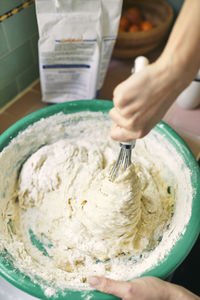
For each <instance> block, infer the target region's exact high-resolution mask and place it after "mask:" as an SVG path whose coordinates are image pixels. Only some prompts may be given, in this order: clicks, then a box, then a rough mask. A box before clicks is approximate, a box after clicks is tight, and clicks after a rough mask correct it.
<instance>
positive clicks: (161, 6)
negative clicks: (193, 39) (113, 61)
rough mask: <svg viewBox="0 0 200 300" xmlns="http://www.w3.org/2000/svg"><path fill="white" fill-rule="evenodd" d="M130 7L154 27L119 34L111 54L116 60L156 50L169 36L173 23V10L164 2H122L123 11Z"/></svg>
mask: <svg viewBox="0 0 200 300" xmlns="http://www.w3.org/2000/svg"><path fill="white" fill-rule="evenodd" d="M130 7H137V8H138V9H139V10H140V11H141V13H142V14H143V16H144V17H145V19H146V20H149V21H150V22H151V23H152V24H153V26H154V27H153V29H151V30H148V31H138V32H119V33H118V37H117V41H116V45H115V48H114V52H113V56H114V57H117V58H133V57H136V56H138V55H144V54H147V53H148V52H150V51H152V50H153V49H155V48H157V47H158V46H159V45H160V44H161V43H162V42H163V41H164V40H165V39H166V37H167V35H168V34H169V31H170V28H171V24H172V21H173V15H174V14H173V10H172V8H171V6H170V5H169V4H168V3H167V2H166V1H165V0H124V4H123V11H124V10H126V9H128V8H130ZM122 13H123V12H122Z"/></svg>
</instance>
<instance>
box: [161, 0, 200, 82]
mask: <svg viewBox="0 0 200 300" xmlns="http://www.w3.org/2000/svg"><path fill="white" fill-rule="evenodd" d="M160 58H161V59H162V60H164V61H165V60H166V61H167V64H168V66H169V62H170V66H171V70H172V72H173V73H174V75H175V76H176V77H179V78H180V81H182V82H181V84H183V87H186V86H187V85H188V84H189V83H190V82H191V81H192V80H193V79H194V77H195V75H196V74H197V72H198V69H199V68H200V1H199V0H185V2H184V4H183V7H182V9H181V11H180V14H179V16H178V18H177V20H176V22H175V24H174V27H173V30H172V32H171V34H170V37H169V39H168V42H167V45H166V47H165V49H164V51H163V53H162V55H161V57H160ZM171 75H173V74H171Z"/></svg>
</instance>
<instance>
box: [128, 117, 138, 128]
mask: <svg viewBox="0 0 200 300" xmlns="http://www.w3.org/2000/svg"><path fill="white" fill-rule="evenodd" d="M135 126H136V119H135V118H130V119H129V120H128V122H127V126H126V128H127V129H128V130H134V128H135Z"/></svg>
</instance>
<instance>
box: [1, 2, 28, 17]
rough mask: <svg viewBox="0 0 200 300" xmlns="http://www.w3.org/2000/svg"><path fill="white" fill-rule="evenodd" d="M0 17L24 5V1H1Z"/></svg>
mask: <svg viewBox="0 0 200 300" xmlns="http://www.w3.org/2000/svg"><path fill="white" fill-rule="evenodd" d="M0 2H1V4H0V16H1V15H3V14H5V13H6V12H8V11H10V10H11V9H13V8H15V7H17V6H18V5H20V4H22V3H23V2H24V1H23V0H0Z"/></svg>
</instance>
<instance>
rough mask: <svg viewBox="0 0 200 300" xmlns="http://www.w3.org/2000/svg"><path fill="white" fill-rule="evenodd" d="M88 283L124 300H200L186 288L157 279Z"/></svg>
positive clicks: (144, 278) (102, 279) (109, 280)
mask: <svg viewBox="0 0 200 300" xmlns="http://www.w3.org/2000/svg"><path fill="white" fill-rule="evenodd" d="M88 281H89V283H90V285H91V286H92V287H93V288H95V289H97V290H99V291H101V292H104V293H107V294H112V295H115V296H117V297H119V298H122V299H123V300H200V297H198V296H196V295H195V294H193V293H191V292H190V291H188V290H186V289H185V288H183V287H181V286H178V285H175V284H172V283H169V282H166V281H163V280H161V279H158V278H156V277H143V278H139V279H135V280H133V281H131V282H120V281H115V280H111V279H108V278H104V277H97V276H94V277H90V278H89V280H88Z"/></svg>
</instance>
